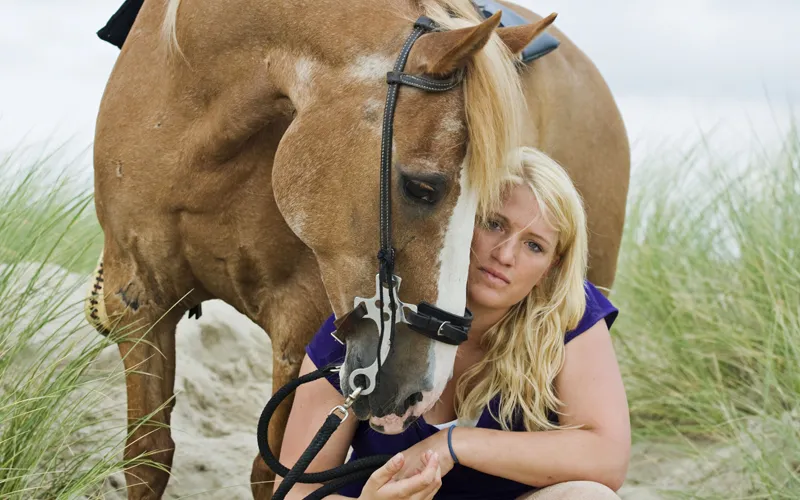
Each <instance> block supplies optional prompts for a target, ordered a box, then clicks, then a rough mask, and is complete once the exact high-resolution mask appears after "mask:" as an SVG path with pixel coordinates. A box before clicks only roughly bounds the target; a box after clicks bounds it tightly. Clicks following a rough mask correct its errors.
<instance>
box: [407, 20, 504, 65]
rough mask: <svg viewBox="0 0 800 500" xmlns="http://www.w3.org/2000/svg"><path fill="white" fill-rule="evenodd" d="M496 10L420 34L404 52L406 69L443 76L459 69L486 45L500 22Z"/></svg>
mask: <svg viewBox="0 0 800 500" xmlns="http://www.w3.org/2000/svg"><path fill="white" fill-rule="evenodd" d="M500 16H501V14H500V12H496V13H495V14H494V15H493V16H492V17H490V18H488V19H486V20H485V21H483V22H482V23H480V24H476V25H475V26H470V27H468V28H460V29H457V30H450V31H434V32H432V33H428V34H426V35H423V36H421V37H420V38H419V40H417V42H416V43H415V44H414V47H413V49H412V50H411V53H410V54H409V55H408V63H407V64H406V71H408V72H409V73H424V74H428V75H435V76H441V75H447V74H449V73H452V72H453V71H455V70H456V69H458V68H462V67H464V66H465V65H466V64H467V61H469V59H470V58H471V57H472V56H474V55H475V54H476V53H477V52H478V51H479V50H481V49H482V48H483V46H484V45H486V42H488V41H489V38H490V37H491V36H492V32H494V30H495V28H497V26H498V25H499V24H500Z"/></svg>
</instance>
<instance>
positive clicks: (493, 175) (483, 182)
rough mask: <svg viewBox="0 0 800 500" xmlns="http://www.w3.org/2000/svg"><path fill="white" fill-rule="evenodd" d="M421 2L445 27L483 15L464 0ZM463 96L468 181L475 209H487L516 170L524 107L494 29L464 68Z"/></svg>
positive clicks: (512, 68) (460, 25) (513, 71)
mask: <svg viewBox="0 0 800 500" xmlns="http://www.w3.org/2000/svg"><path fill="white" fill-rule="evenodd" d="M423 8H424V14H425V15H426V16H428V17H430V18H431V19H433V20H434V21H436V22H437V23H438V24H439V25H441V26H442V27H444V28H446V29H458V28H464V27H466V26H472V25H475V24H478V23H480V22H481V21H483V19H482V18H481V17H480V16H479V15H478V13H477V11H476V10H475V8H474V6H473V5H472V3H471V2H470V1H469V0H429V1H427V2H425V3H424V4H423ZM452 16H455V17H452ZM464 97H465V99H464V100H465V112H466V117H467V126H468V131H469V163H468V165H467V170H468V173H469V181H470V185H471V186H472V188H473V189H475V191H476V193H477V197H478V201H479V207H480V210H482V211H489V210H492V209H495V208H496V207H497V206H498V205H499V203H500V199H501V190H502V186H503V183H504V181H505V180H506V179H508V178H509V175H510V174H516V173H518V172H520V170H521V160H520V158H519V156H518V155H516V154H515V153H514V151H516V150H517V149H518V147H519V146H520V145H521V144H522V135H521V133H522V129H523V123H524V118H523V116H524V115H523V112H524V109H525V95H524V94H523V92H522V87H521V84H520V79H519V76H518V74H517V69H516V66H515V57H514V56H513V54H511V52H510V51H509V50H508V48H507V47H506V45H505V44H504V43H503V41H502V40H501V39H500V37H498V36H497V35H493V36H492V37H491V39H490V40H489V42H488V43H487V44H486V46H485V47H484V48H483V49H482V50H481V51H479V52H478V53H477V54H476V56H475V57H474V58H473V59H472V61H471V63H470V65H469V67H468V68H467V71H466V77H465V80H464Z"/></svg>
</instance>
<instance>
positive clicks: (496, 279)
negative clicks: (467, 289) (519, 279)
mask: <svg viewBox="0 0 800 500" xmlns="http://www.w3.org/2000/svg"><path fill="white" fill-rule="evenodd" d="M481 272H482V273H483V274H484V276H486V278H487V279H488V280H489V281H490V282H492V283H496V284H498V285H507V284H508V283H509V281H508V278H506V277H505V276H503V275H502V274H500V273H498V272H493V271H490V270H488V269H486V268H484V267H482V268H481Z"/></svg>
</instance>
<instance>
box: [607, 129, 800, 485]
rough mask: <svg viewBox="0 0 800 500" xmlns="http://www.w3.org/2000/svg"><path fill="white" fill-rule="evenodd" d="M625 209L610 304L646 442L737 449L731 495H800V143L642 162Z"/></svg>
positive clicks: (793, 137) (637, 426)
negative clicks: (723, 156)
mask: <svg viewBox="0 0 800 500" xmlns="http://www.w3.org/2000/svg"><path fill="white" fill-rule="evenodd" d="M698 165H706V167H704V168H702V169H700V168H698V167H697V166H698ZM687 179H689V181H687ZM628 208H629V211H628V218H627V221H626V226H627V229H626V232H625V235H624V241H623V248H622V252H621V258H620V262H619V274H618V277H617V281H616V284H615V289H614V293H613V299H614V301H615V302H616V303H617V304H618V305H619V306H620V308H621V310H622V312H623V314H621V316H620V321H619V323H618V325H619V326H618V328H617V329H616V334H615V340H616V344H617V352H618V356H619V358H620V362H621V364H622V369H623V374H624V379H625V384H626V389H627V391H628V397H629V401H630V408H631V417H632V424H633V428H634V431H635V433H636V438H637V439H638V440H639V441H642V440H647V439H657V438H664V437H665V436H680V437H682V438H684V439H686V440H694V442H695V443H697V442H698V440H700V441H703V442H706V443H713V442H717V443H719V446H722V445H726V446H728V447H731V446H733V447H736V449H737V450H738V453H737V457H738V458H737V460H738V462H739V464H738V466H739V467H741V473H742V474H743V476H744V481H743V482H742V485H746V486H742V485H739V486H738V488H739V489H740V490H741V491H734V493H736V494H741V496H742V497H745V496H746V497H748V498H800V413H799V412H800V218H799V217H798V214H797V212H798V211H800V135H798V132H797V130H796V129H795V130H793V131H792V133H791V134H789V136H788V139H787V141H786V142H785V145H784V147H783V148H782V150H781V151H779V152H777V153H776V154H767V153H762V154H759V155H758V156H754V158H753V159H752V161H751V162H750V163H749V164H748V165H747V168H745V169H743V170H742V169H734V168H732V166H731V164H730V163H728V162H721V163H720V162H715V161H714V158H713V156H712V155H711V154H710V153H708V152H707V151H705V150H704V149H703V148H702V147H698V148H697V149H695V150H693V151H690V152H689V153H688V154H686V155H685V156H684V159H683V161H682V162H681V163H680V164H677V165H676V164H674V163H671V164H664V163H659V162H655V161H654V162H651V163H649V164H647V165H642V166H640V168H639V170H638V172H637V175H636V178H635V179H634V181H633V182H632V188H631V196H630V200H629V207H628ZM705 449H718V448H716V447H714V446H711V447H710V448H708V447H707V448H705ZM709 495H711V496H713V494H712V493H709ZM698 496H702V495H698Z"/></svg>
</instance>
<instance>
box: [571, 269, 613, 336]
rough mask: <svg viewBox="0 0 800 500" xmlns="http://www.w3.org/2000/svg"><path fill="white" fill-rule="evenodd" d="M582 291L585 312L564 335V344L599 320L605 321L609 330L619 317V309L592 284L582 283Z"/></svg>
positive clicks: (587, 281) (588, 282)
mask: <svg viewBox="0 0 800 500" xmlns="http://www.w3.org/2000/svg"><path fill="white" fill-rule="evenodd" d="M583 289H584V291H585V295H586V310H585V311H584V313H583V317H582V318H581V321H580V323H578V326H577V327H575V329H574V330H570V331H568V332H567V333H566V335H565V337H564V343H565V344H566V343H568V342H569V341H570V340H572V339H574V338H575V337H577V336H578V335H580V334H582V333H583V332H585V331H586V330H588V329H589V328H591V327H592V326H594V325H595V323H597V322H598V321H600V320H601V319H604V320H605V321H606V326H608V329H609V330H610V329H611V325H613V324H614V321H615V320H616V319H617V316H618V315H619V309H617V308H616V307H615V306H614V304H612V303H611V301H610V300H608V297H606V296H605V295H603V293H602V292H601V291H600V290H599V289H598V288H597V287H596V286H594V284H593V283H592V282H590V281H589V280H586V281H584V283H583Z"/></svg>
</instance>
